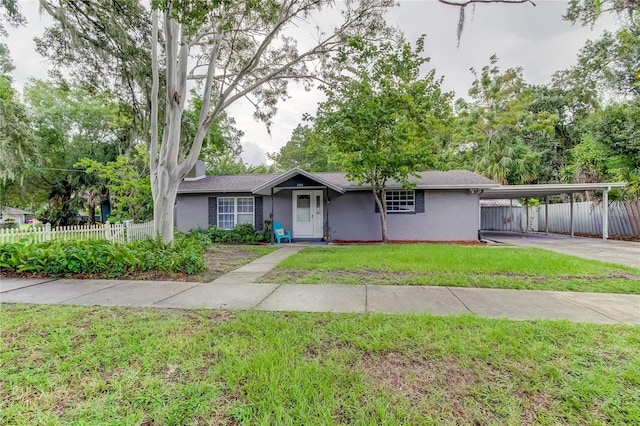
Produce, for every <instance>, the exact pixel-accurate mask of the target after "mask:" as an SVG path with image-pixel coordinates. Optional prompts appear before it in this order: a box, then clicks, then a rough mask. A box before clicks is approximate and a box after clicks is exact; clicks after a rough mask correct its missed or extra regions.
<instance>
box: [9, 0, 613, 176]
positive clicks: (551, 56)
mask: <svg viewBox="0 0 640 426" xmlns="http://www.w3.org/2000/svg"><path fill="white" fill-rule="evenodd" d="M20 3H21V6H22V10H23V13H24V15H25V16H26V18H27V20H28V25H27V26H26V27H23V28H17V29H11V28H10V29H9V37H8V39H7V44H8V45H9V48H10V50H11V56H12V58H13V62H14V65H15V66H16V69H15V70H14V72H13V76H14V81H15V83H16V85H17V86H18V87H21V86H22V85H23V84H24V82H25V81H26V80H27V79H28V78H29V77H35V78H39V79H46V78H47V64H46V63H45V61H44V60H43V58H42V57H40V56H39V55H38V54H37V53H36V52H35V45H34V43H33V38H34V37H35V36H38V35H40V34H42V32H43V30H44V28H45V27H46V26H47V25H48V24H49V23H50V22H51V20H50V19H49V18H48V17H47V16H40V15H39V12H38V2H37V1H36V0H29V1H21V2H20ZM535 3H536V4H537V6H535V7H534V6H532V5H531V4H518V5H505V4H485V5H478V6H476V8H475V11H473V13H472V8H471V7H468V8H467V13H466V16H467V20H466V24H465V29H464V33H463V35H462V40H461V42H460V47H459V48H457V47H456V45H457V40H456V29H457V23H458V17H459V9H458V8H457V7H451V6H445V5H442V4H440V3H438V2H437V1H436V0H413V1H402V2H400V6H399V7H397V8H394V9H392V10H391V11H390V12H389V13H388V21H389V23H390V24H392V25H397V26H399V27H400V28H401V29H402V30H403V31H404V33H405V35H406V37H407V39H408V40H409V41H412V42H413V41H415V40H416V39H417V38H418V37H419V36H420V35H421V34H426V35H427V39H426V45H425V55H426V56H428V57H430V58H431V62H430V66H431V67H432V68H435V70H436V72H437V74H438V75H443V76H444V89H445V90H448V91H455V93H456V97H462V96H465V95H466V92H467V90H468V89H469V87H470V85H471V82H472V80H473V77H472V75H471V73H470V71H469V69H470V68H472V67H473V68H476V69H481V68H482V67H483V66H485V65H487V64H488V63H489V57H490V56H491V55H492V54H494V53H495V54H496V55H498V57H499V58H500V61H499V65H500V67H501V69H506V68H510V67H522V68H523V69H524V76H525V79H526V80H527V82H529V83H533V84H543V83H547V82H548V81H549V79H550V77H551V75H552V74H553V73H554V72H556V71H558V70H561V69H566V68H568V67H570V66H571V65H573V64H574V63H575V59H576V54H577V53H578V50H579V49H580V48H581V47H582V46H583V45H584V42H585V41H586V40H587V39H590V38H591V39H593V38H596V37H597V36H598V34H600V33H601V32H602V30H603V29H607V28H611V27H613V26H614V24H615V22H614V19H613V18H608V19H601V20H600V21H599V22H598V24H597V25H596V26H595V27H594V28H593V29H591V28H588V27H587V28H584V27H581V26H572V25H571V24H570V23H568V22H565V21H563V20H562V15H563V14H564V12H565V10H566V7H567V2H566V1H560V0H558V1H554V0H540V1H536V2H535ZM290 96H291V98H290V99H288V100H287V101H286V102H283V103H281V104H280V105H279V107H278V114H277V115H276V117H275V119H274V125H273V127H272V129H271V135H269V134H268V133H267V131H266V129H265V126H264V125H263V124H260V123H256V122H255V121H254V120H253V118H252V116H251V108H250V107H249V106H248V105H244V104H242V103H239V104H235V105H233V106H232V107H231V108H230V109H229V110H228V113H229V115H231V116H233V117H234V118H235V119H236V123H237V127H238V128H239V129H241V130H242V131H244V132H245V136H244V138H243V147H244V151H245V152H244V153H243V158H244V160H245V162H247V163H249V164H259V163H261V162H264V161H265V160H266V156H265V153H267V152H275V151H278V150H279V149H280V147H281V146H282V145H284V144H285V143H286V142H287V141H288V140H289V137H290V136H291V131H292V130H293V129H294V128H295V127H296V126H297V125H298V123H300V121H301V118H302V115H303V114H304V113H312V114H313V113H314V112H315V110H316V108H317V104H318V102H319V101H321V100H322V97H321V96H320V94H319V93H317V92H314V91H312V92H306V91H305V90H303V89H302V88H301V87H295V86H293V85H292V86H291V90H290Z"/></svg>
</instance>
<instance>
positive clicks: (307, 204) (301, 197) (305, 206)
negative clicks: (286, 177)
mask: <svg viewBox="0 0 640 426" xmlns="http://www.w3.org/2000/svg"><path fill="white" fill-rule="evenodd" d="M296 197H298V201H297V208H296V218H297V220H298V222H311V195H308V194H298V195H296Z"/></svg>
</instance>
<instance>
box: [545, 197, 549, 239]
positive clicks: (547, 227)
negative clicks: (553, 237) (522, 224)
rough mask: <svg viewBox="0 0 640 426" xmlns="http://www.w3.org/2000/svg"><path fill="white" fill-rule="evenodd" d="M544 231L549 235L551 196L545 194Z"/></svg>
mask: <svg viewBox="0 0 640 426" xmlns="http://www.w3.org/2000/svg"><path fill="white" fill-rule="evenodd" d="M544 233H545V234H547V235H549V196H547V195H545V196H544Z"/></svg>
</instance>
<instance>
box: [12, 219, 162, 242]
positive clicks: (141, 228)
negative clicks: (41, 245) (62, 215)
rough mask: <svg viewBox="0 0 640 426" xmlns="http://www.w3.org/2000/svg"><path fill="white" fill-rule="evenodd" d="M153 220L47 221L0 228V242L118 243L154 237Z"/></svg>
mask: <svg viewBox="0 0 640 426" xmlns="http://www.w3.org/2000/svg"><path fill="white" fill-rule="evenodd" d="M154 237H155V234H154V231H153V221H151V222H145V223H132V222H124V223H115V224H110V223H105V224H104V225H82V226H81V225H77V226H59V227H56V228H52V227H51V224H49V223H47V224H45V225H44V226H42V227H30V228H25V229H18V228H15V229H0V244H6V243H15V242H20V241H27V242H36V243H38V242H42V241H51V240H65V241H69V240H107V241H115V242H119V243H126V242H129V241H136V240H144V239H145V238H154Z"/></svg>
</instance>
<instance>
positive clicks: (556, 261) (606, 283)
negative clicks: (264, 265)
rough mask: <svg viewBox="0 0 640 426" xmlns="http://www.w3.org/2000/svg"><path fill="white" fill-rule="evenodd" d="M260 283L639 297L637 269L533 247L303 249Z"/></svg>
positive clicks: (353, 247)
mask: <svg viewBox="0 0 640 426" xmlns="http://www.w3.org/2000/svg"><path fill="white" fill-rule="evenodd" d="M261 281H262V282H271V283H300V284H322V283H333V284H386V285H433V286H453V287H483V288H505V289H531V290H558V291H582V292H595V293H626V294H640V270H638V269H634V268H630V267H625V266H618V265H613V264H608V263H602V262H597V261H592V260H587V259H582V258H579V257H575V256H568V255H563V254H559V253H555V252H551V251H548V250H543V249H538V248H520V247H482V246H459V245H438V244H432V245H430V244H407V245H370V246H345V247H329V248H327V247H315V248H306V249H304V250H303V251H301V252H299V253H297V254H295V255H293V256H291V257H289V258H287V259H285V260H284V261H283V262H281V263H280V264H279V265H278V267H277V268H276V269H274V270H273V271H271V272H270V273H269V274H267V275H266V276H264V277H263V278H262V279H261Z"/></svg>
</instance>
